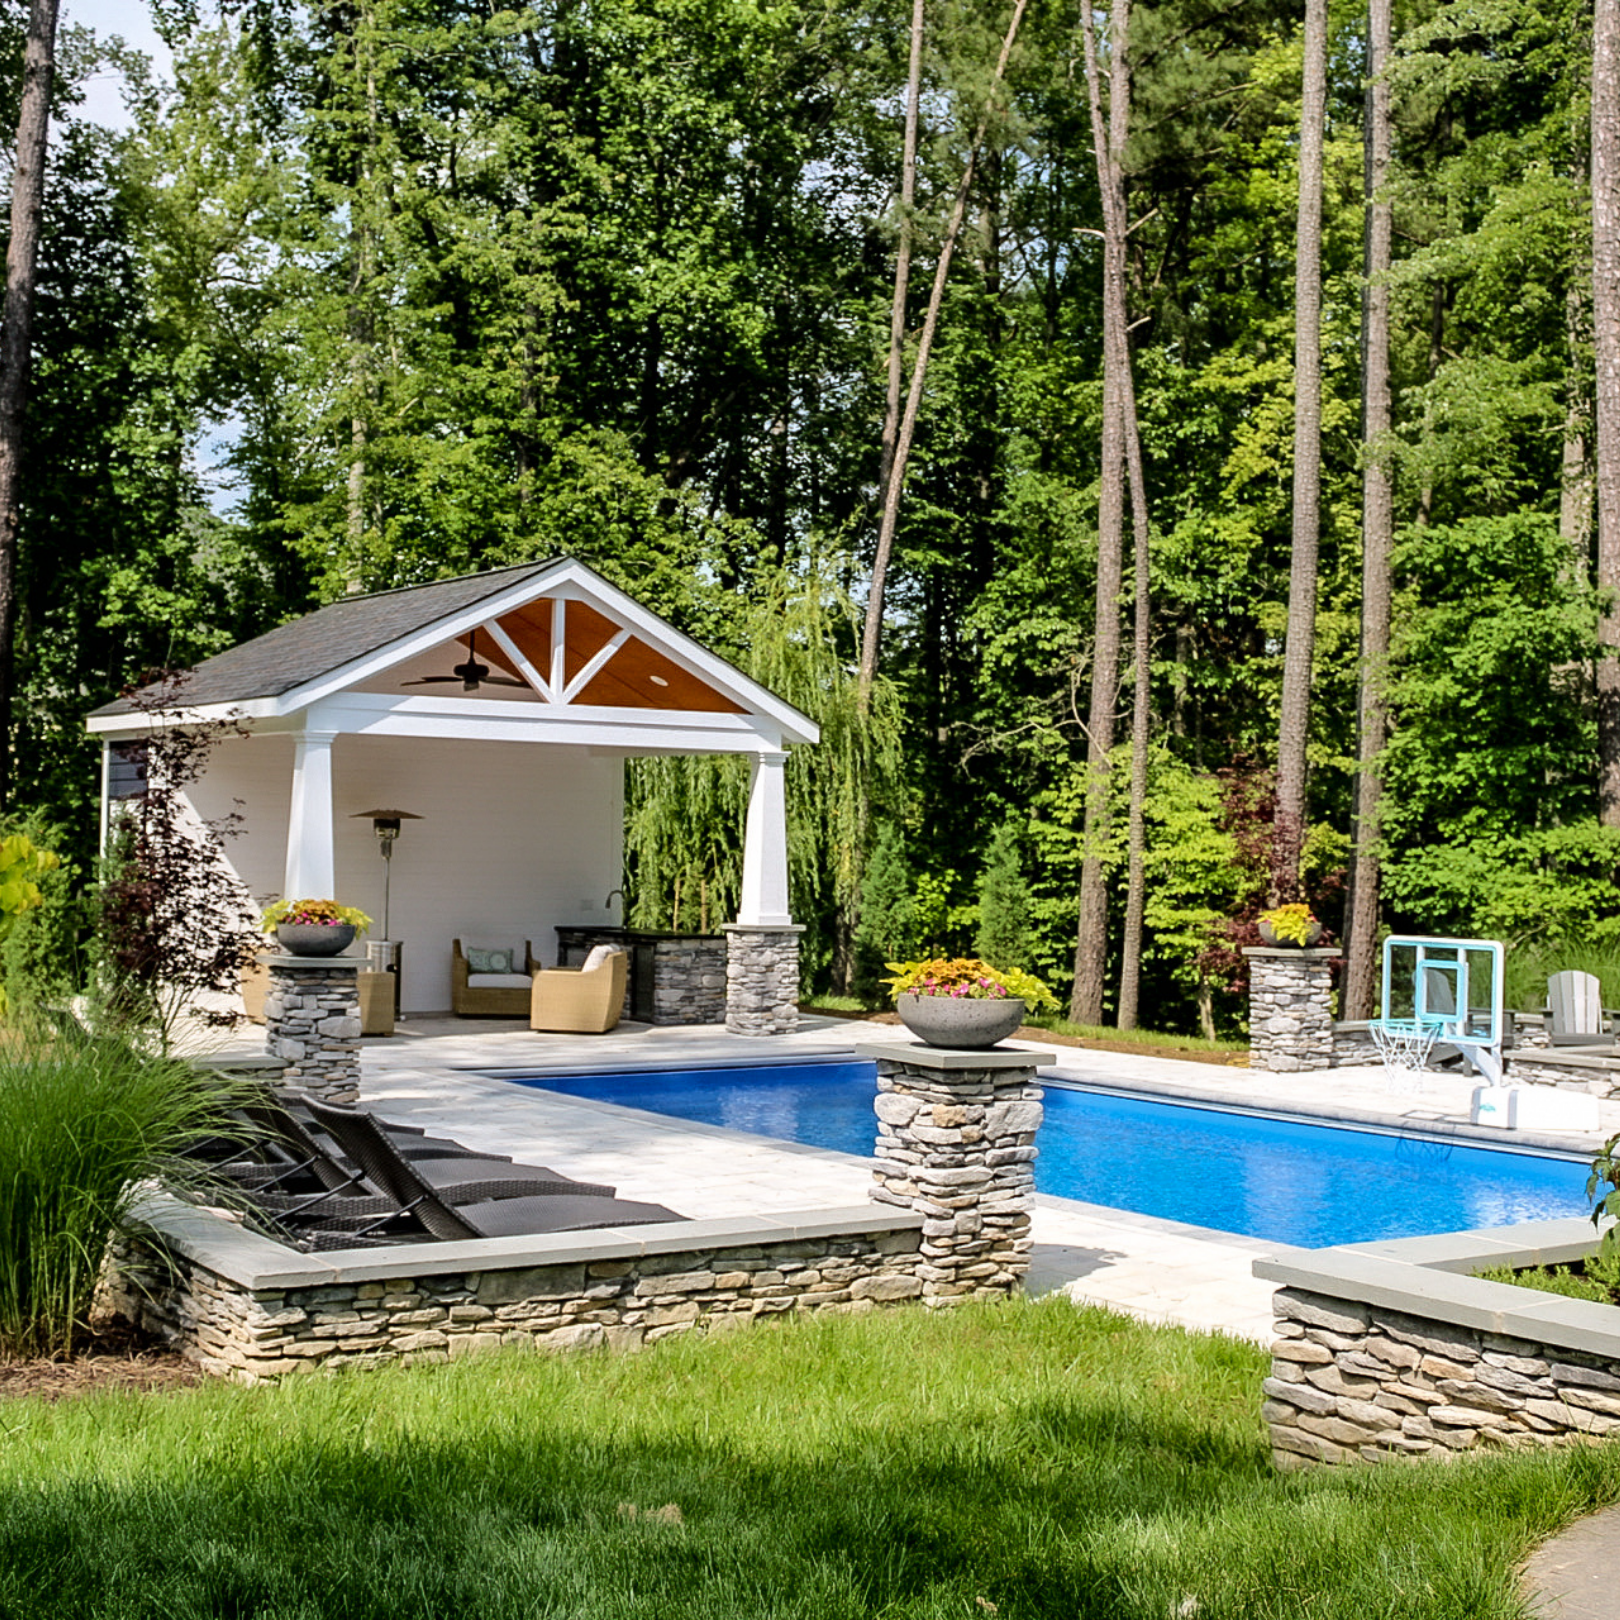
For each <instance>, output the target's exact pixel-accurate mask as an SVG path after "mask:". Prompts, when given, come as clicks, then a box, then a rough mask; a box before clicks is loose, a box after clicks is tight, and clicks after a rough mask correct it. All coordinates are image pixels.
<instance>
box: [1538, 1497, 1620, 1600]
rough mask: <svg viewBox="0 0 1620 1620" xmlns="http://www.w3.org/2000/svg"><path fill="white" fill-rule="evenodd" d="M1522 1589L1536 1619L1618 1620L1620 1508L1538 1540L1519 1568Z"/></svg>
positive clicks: (1597, 1514)
mask: <svg viewBox="0 0 1620 1620" xmlns="http://www.w3.org/2000/svg"><path fill="white" fill-rule="evenodd" d="M1522 1589H1523V1591H1524V1597H1525V1601H1526V1603H1528V1604H1529V1605H1530V1610H1531V1613H1533V1614H1535V1615H1537V1616H1538V1617H1539V1620H1620V1507H1612V1508H1605V1509H1604V1511H1603V1512H1601V1513H1594V1514H1592V1515H1591V1516H1590V1517H1589V1518H1585V1519H1582V1520H1581V1521H1580V1522H1579V1523H1578V1524H1574V1525H1571V1526H1570V1528H1569V1529H1568V1530H1566V1531H1565V1532H1564V1533H1563V1534H1562V1535H1561V1536H1554V1537H1553V1539H1552V1540H1551V1541H1547V1542H1543V1543H1542V1545H1541V1546H1539V1547H1538V1548H1536V1550H1535V1551H1534V1552H1533V1553H1531V1555H1530V1557H1529V1560H1528V1561H1527V1562H1526V1564H1525V1566H1524V1575H1523V1577H1522Z"/></svg>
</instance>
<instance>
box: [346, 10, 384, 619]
mask: <svg viewBox="0 0 1620 1620" xmlns="http://www.w3.org/2000/svg"><path fill="white" fill-rule="evenodd" d="M369 23H370V12H369V11H368V10H362V11H361V13H360V14H359V15H358V16H357V17H356V18H355V24H354V66H355V78H356V81H357V83H360V84H363V85H364V87H365V98H366V122H365V136H364V139H363V142H362V144H361V148H360V161H359V184H358V186H357V188H356V192H355V196H354V199H353V201H352V203H351V205H350V206H351V213H352V218H353V225H352V228H351V232H350V239H351V241H352V243H353V249H354V274H353V277H352V278H351V280H350V284H349V297H350V304H349V386H350V388H351V389H352V390H353V392H354V405H353V409H352V412H351V414H350V417H349V477H348V482H347V485H346V488H345V491H344V520H345V521H344V529H345V534H346V538H347V540H348V550H349V555H348V580H347V586H348V590H349V593H350V594H351V595H354V594H355V593H357V592H360V591H363V590H364V589H365V574H366V562H365V547H366V442H367V439H368V438H369V436H370V419H369V410H370V393H371V387H372V382H371V374H372V348H373V345H374V344H375V342H376V336H377V333H376V324H375V321H374V320H373V318H372V311H373V307H374V306H373V298H374V289H373V286H372V282H373V280H374V279H375V277H376V273H377V234H378V233H377V228H376V217H375V212H374V210H375V206H376V189H377V188H376V166H377V75H376V70H375V68H374V67H373V65H372V60H371V48H372V40H371V32H370V27H369Z"/></svg>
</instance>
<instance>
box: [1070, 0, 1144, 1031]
mask: <svg viewBox="0 0 1620 1620" xmlns="http://www.w3.org/2000/svg"><path fill="white" fill-rule="evenodd" d="M1080 21H1081V32H1082V36H1083V39H1084V43H1085V57H1086V92H1087V98H1088V100H1089V102H1090V107H1091V140H1092V147H1093V150H1094V152H1095V155H1096V161H1097V178H1098V184H1099V189H1100V191H1101V195H1102V214H1103V301H1102V302H1103V422H1102V466H1101V469H1100V479H1099V484H1098V492H1097V599H1096V611H1095V618H1094V629H1093V633H1092V661H1091V704H1090V712H1089V714H1088V715H1087V720H1086V807H1085V826H1084V833H1083V843H1082V857H1081V865H1080V925H1079V930H1078V933H1077V936H1076V939H1075V950H1074V980H1073V983H1072V984H1071V986H1070V993H1069V1004H1070V1017H1072V1018H1073V1019H1074V1021H1075V1022H1076V1023H1078V1024H1099V1023H1101V1022H1102V1005H1103V979H1104V975H1105V973H1106V970H1107V959H1108V887H1107V881H1106V878H1105V876H1104V873H1103V864H1102V849H1103V844H1104V842H1105V841H1106V839H1107V837H1108V826H1109V806H1108V799H1109V761H1108V756H1109V753H1110V751H1111V750H1112V748H1113V745H1114V708H1115V705H1116V704H1117V702H1118V700H1119V654H1120V622H1119V597H1120V590H1121V587H1122V585H1123V583H1124V551H1125V466H1126V452H1125V444H1126V438H1127V427H1126V423H1127V417H1128V412H1127V404H1128V403H1134V401H1133V400H1132V398H1131V392H1130V386H1129V375H1128V373H1129V354H1128V351H1127V349H1126V340H1125V221H1124V217H1123V215H1124V208H1123V191H1124V179H1123V158H1124V136H1125V124H1126V121H1127V120H1128V118H1129V116H1130V112H1129V106H1130V101H1129V97H1130V79H1129V70H1128V62H1127V60H1126V56H1125V52H1126V47H1127V43H1128V33H1127V30H1128V28H1129V25H1130V16H1129V11H1128V8H1127V7H1126V6H1125V5H1123V4H1121V5H1119V6H1117V7H1116V9H1115V13H1114V29H1113V39H1112V41H1111V46H1112V54H1111V59H1110V64H1109V65H1110V68H1111V70H1112V74H1111V79H1110V85H1109V113H1110V117H1109V123H1108V125H1107V126H1106V127H1105V125H1104V122H1103V109H1102V71H1101V67H1100V65H1099V63H1098V52H1097V29H1096V22H1095V19H1094V17H1093V14H1092V10H1091V7H1090V6H1089V5H1088V6H1082V7H1081V10H1080Z"/></svg>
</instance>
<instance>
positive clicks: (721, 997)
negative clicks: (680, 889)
mask: <svg viewBox="0 0 1620 1620" xmlns="http://www.w3.org/2000/svg"><path fill="white" fill-rule="evenodd" d="M594 945H622V946H623V947H624V948H625V950H626V951H628V952H629V954H630V972H629V976H628V977H629V983H628V984H627V986H626V989H625V997H624V999H625V1008H624V1015H625V1017H626V1018H633V1019H635V1020H636V1021H637V1022H638V1023H645V1024H723V1023H725V1021H726V936H725V935H724V934H683V933H664V932H657V931H651V930H645V929H639V928H613V927H602V928H559V929H558V930H557V962H558V965H559V966H560V967H578V966H580V965H581V964H582V963H583V962H584V960H585V957H586V954H587V953H588V952H589V951H590V949H591V947H592V946H594Z"/></svg>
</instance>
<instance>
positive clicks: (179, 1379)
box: [0, 1322, 208, 1401]
mask: <svg viewBox="0 0 1620 1620" xmlns="http://www.w3.org/2000/svg"><path fill="white" fill-rule="evenodd" d="M207 1376H208V1375H207V1374H206V1373H205V1372H203V1370H202V1368H201V1367H199V1366H197V1364H196V1363H195V1362H191V1361H187V1360H186V1358H185V1357H184V1356H182V1355H181V1354H180V1353H179V1351H177V1350H171V1349H169V1348H168V1346H167V1345H165V1344H163V1343H162V1342H161V1341H159V1340H155V1339H151V1338H148V1337H146V1336H145V1335H143V1334H138V1333H136V1332H135V1331H134V1329H132V1328H130V1327H128V1326H126V1325H125V1324H123V1323H118V1322H114V1323H109V1324H107V1325H106V1326H104V1327H101V1328H99V1329H97V1331H96V1332H95V1333H94V1334H93V1335H92V1336H91V1337H90V1338H88V1339H86V1340H83V1341H82V1342H81V1343H80V1345H79V1348H78V1349H77V1350H76V1351H75V1352H74V1354H73V1355H72V1356H70V1357H69V1358H67V1359H66V1360H56V1359H54V1358H52V1357H48V1356H40V1357H36V1358H35V1359H33V1360H31V1361H0V1400H5V1399H8V1398H12V1397H16V1396H20V1395H37V1396H39V1397H40V1398H41V1399H42V1400H47V1401H59V1400H62V1399H63V1398H65V1397H68V1396H73V1395H86V1394H90V1393H91V1392H93V1391H98V1390H105V1389H119V1390H127V1391H129V1392H130V1393H132V1394H148V1393H151V1392H153V1391H156V1390H168V1389H186V1388H189V1387H190V1386H191V1385H193V1384H200V1383H202V1382H203V1380H204V1379H205V1378H206V1377H207Z"/></svg>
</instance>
